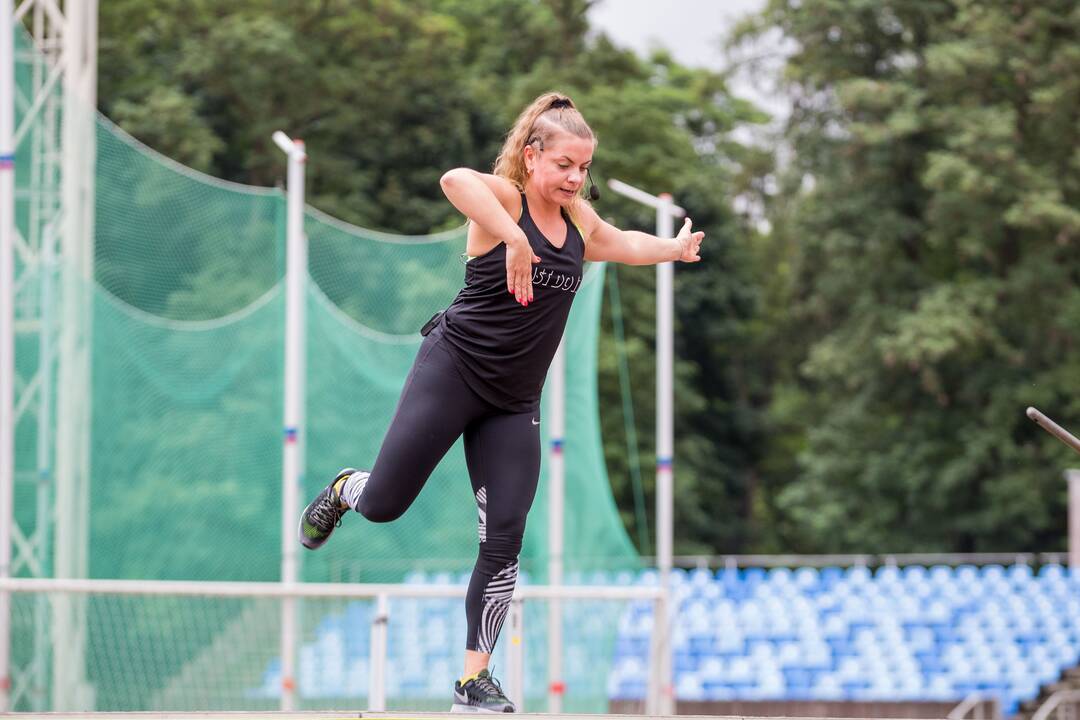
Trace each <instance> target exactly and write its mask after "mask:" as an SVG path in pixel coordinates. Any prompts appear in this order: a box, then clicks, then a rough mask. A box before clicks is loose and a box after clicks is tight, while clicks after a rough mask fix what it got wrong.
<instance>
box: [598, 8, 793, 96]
mask: <svg viewBox="0 0 1080 720" xmlns="http://www.w3.org/2000/svg"><path fill="white" fill-rule="evenodd" d="M764 5H765V0H665V1H664V2H657V1H656V0H600V1H599V2H597V3H596V5H594V6H593V7H592V9H591V10H590V11H589V19H590V21H591V24H592V26H593V27H594V28H596V29H598V30H601V31H603V32H604V33H605V34H607V35H608V37H610V38H611V39H612V40H613V41H615V43H616V44H618V45H621V46H623V47H628V48H631V49H633V50H636V51H637V52H638V53H639V54H645V53H647V52H648V51H649V50H652V49H655V48H656V47H658V46H659V47H663V48H665V49H667V50H668V51H669V52H670V53H671V54H672V56H674V58H675V59H676V60H677V61H679V62H680V63H682V64H683V65H688V66H691V67H707V68H711V69H713V70H724V69H726V67H727V63H728V57H727V56H726V55H725V53H724V52H723V49H722V47H721V45H722V42H723V38H724V37H725V36H726V35H727V33H728V32H729V31H730V29H731V27H732V25H734V23H735V22H737V21H738V20H739V19H741V18H742V17H744V16H746V15H748V14H751V13H754V12H757V11H758V10H760V9H761V8H762V7H764ZM778 47H779V39H778V38H772V39H771V40H767V41H766V42H765V43H764V47H763V46H762V45H761V44H759V45H758V46H757V47H756V48H755V52H761V51H762V50H765V51H771V50H776V49H778ZM731 90H732V92H733V93H734V94H736V95H738V96H739V97H745V98H747V99H749V100H752V101H754V102H755V103H757V104H759V105H761V106H763V107H764V108H765V109H767V110H768V111H770V112H772V113H773V114H777V113H779V112H781V111H782V108H783V101H782V100H781V99H778V98H776V97H775V96H774V95H772V94H771V92H770V91H769V90H768V89H767V88H764V87H762V83H761V80H760V79H758V80H754V79H751V78H750V77H748V76H746V75H745V74H742V75H736V76H735V78H734V79H733V81H732V83H731Z"/></svg>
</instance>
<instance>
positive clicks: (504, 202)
mask: <svg viewBox="0 0 1080 720" xmlns="http://www.w3.org/2000/svg"><path fill="white" fill-rule="evenodd" d="M439 185H441V186H442V189H443V193H445V194H446V199H447V200H449V201H450V202H451V204H453V206H454V207H456V208H457V209H458V210H460V211H461V212H462V213H463V214H464V215H465V217H467V218H469V220H471V221H472V222H473V223H475V224H476V225H477V227H478V228H479V229H480V230H482V231H483V232H484V233H486V234H487V235H489V236H490V237H491V238H492V239H493V240H494V241H501V242H504V243H506V289H507V290H508V291H509V292H511V293H513V295H514V298H515V299H516V300H517V301H518V302H519V303H521V304H522V305H525V306H528V304H529V303H530V302H531V301H532V299H533V289H532V266H533V263H538V262H540V258H538V257H536V256H535V255H534V254H533V251H532V247H530V245H529V239H528V238H527V237H525V231H524V230H522V229H521V228H520V227H518V224H517V222H516V220H515V219H514V218H516V217H517V216H518V215H519V214H520V213H521V196H520V195H518V191H517V188H515V187H514V186H513V185H512V184H511V183H510V181H508V180H506V179H505V178H501V177H498V176H496V175H485V174H483V173H478V172H476V171H475V170H470V169H469V168H454V169H453V170H449V171H447V172H446V174H444V175H443V176H442V178H441V179H440V180H439Z"/></svg>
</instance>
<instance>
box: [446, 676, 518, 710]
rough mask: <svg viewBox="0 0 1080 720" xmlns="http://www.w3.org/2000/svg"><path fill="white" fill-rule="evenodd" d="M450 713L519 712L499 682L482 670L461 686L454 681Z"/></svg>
mask: <svg viewBox="0 0 1080 720" xmlns="http://www.w3.org/2000/svg"><path fill="white" fill-rule="evenodd" d="M450 712H455V713H512V712H517V708H515V707H514V703H512V702H510V700H508V699H507V697H506V694H505V693H504V692H503V690H502V688H501V687H499V681H498V680H496V679H495V678H493V677H491V673H489V672H488V671H487V670H481V671H480V674H479V675H477V676H476V677H474V678H473V679H471V680H469V681H468V682H466V683H465V684H464V685H462V684H461V681H460V680H455V681H454V704H453V705H452V706H451V707H450Z"/></svg>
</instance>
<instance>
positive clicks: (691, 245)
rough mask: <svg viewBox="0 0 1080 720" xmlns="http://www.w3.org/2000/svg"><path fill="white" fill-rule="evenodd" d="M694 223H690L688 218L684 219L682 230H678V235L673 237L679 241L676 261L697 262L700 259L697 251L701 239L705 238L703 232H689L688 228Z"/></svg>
mask: <svg viewBox="0 0 1080 720" xmlns="http://www.w3.org/2000/svg"><path fill="white" fill-rule="evenodd" d="M693 224H694V223H692V222H691V221H690V218H686V222H684V223H683V226H682V229H681V230H679V234H678V235H676V236H675V239H676V240H678V241H679V250H680V252H679V257H678V258H676V259H677V260H682V261H683V262H697V261H698V260H700V259H701V256H700V255H699V254H698V251H699V250H701V239H702V238H704V237H705V233H703V232H690V228H691V227H692V226H693Z"/></svg>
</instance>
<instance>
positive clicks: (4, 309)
mask: <svg viewBox="0 0 1080 720" xmlns="http://www.w3.org/2000/svg"><path fill="white" fill-rule="evenodd" d="M14 12H15V8H14V5H13V3H12V0H0V578H5V577H10V575H11V527H12V525H13V524H14V522H15V506H14V499H15V428H14V427H13V425H14V421H15V146H14V140H15V49H14V42H15V28H14V17H13V16H14ZM10 689H11V596H10V595H9V594H8V593H7V592H3V593H0V712H7V711H8V710H10V709H11V708H9V707H8V701H9V692H10Z"/></svg>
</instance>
